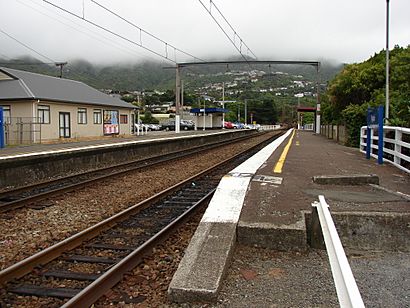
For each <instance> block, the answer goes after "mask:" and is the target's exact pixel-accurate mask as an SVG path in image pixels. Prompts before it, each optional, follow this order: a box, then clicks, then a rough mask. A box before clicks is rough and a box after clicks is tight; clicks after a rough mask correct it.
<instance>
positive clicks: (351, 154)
mask: <svg viewBox="0 0 410 308" xmlns="http://www.w3.org/2000/svg"><path fill="white" fill-rule="evenodd" d="M319 195H324V196H325V198H326V200H327V202H328V203H329V205H330V211H331V213H332V217H333V220H334V221H335V224H336V227H337V229H338V233H339V236H340V238H341V241H342V244H343V246H344V248H345V250H346V253H347V256H348V259H349V262H350V264H351V267H352V270H353V275H354V276H355V278H356V280H357V284H358V286H359V290H360V291H361V293H362V297H363V300H364V302H365V304H366V306H372V307H375V306H380V307H382V306H384V307H405V306H407V305H408V303H409V302H410V297H409V280H408V277H406V273H408V269H409V268H410V261H409V260H410V258H409V257H410V229H409V228H408V226H409V225H410V176H409V174H406V173H405V172H403V171H401V170H399V169H397V168H395V167H394V166H392V165H389V164H388V163H385V164H383V165H378V164H377V161H376V160H374V159H371V160H367V159H366V158H365V155H363V154H362V153H360V152H359V150H358V149H355V148H348V147H345V146H342V145H339V144H337V143H335V142H334V141H331V140H328V139H326V138H325V137H323V136H319V135H314V134H312V132H307V131H300V130H293V131H288V133H287V134H286V135H285V136H283V137H281V138H280V139H278V140H276V141H274V142H273V143H271V144H270V145H268V146H267V147H265V149H263V150H262V151H260V152H259V153H258V154H257V155H255V156H253V157H252V158H251V159H249V160H248V161H246V162H245V163H243V164H242V165H240V166H238V167H237V168H235V169H234V170H232V171H231V172H230V173H229V174H228V175H226V176H225V177H224V178H223V179H222V180H221V182H220V184H219V186H218V188H217V190H216V192H215V195H214V197H213V198H212V200H211V202H210V204H209V206H208V209H207V210H206V212H205V214H204V217H203V218H202V221H201V223H200V224H199V226H198V229H197V231H196V233H195V235H194V237H193V238H192V240H191V243H190V245H189V246H188V248H187V250H186V252H185V256H184V258H183V259H182V261H181V263H180V265H179V267H178V270H177V272H176V273H175V275H174V277H173V279H172V282H171V284H170V286H169V289H168V293H169V297H170V299H171V300H172V301H174V302H178V303H183V302H191V303H192V302H198V301H199V302H201V301H213V302H214V303H215V306H219V305H220V306H223V307H225V306H228V307H312V306H315V307H319V306H320V307H337V306H339V304H338V299H337V296H336V291H335V287H334V282H333V279H332V274H331V271H330V266H329V262H328V260H327V254H326V250H323V249H324V246H323V243H322V242H321V240H320V238H319V239H318V238H315V237H314V235H313V234H314V233H313V231H312V230H313V229H314V228H315V225H314V224H315V222H314V220H313V219H312V206H311V204H312V203H313V202H315V201H317V200H318V196H319ZM317 248H319V249H317Z"/></svg>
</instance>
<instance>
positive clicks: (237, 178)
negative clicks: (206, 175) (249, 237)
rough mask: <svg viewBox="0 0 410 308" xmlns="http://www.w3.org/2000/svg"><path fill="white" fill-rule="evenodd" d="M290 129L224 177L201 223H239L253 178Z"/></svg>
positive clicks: (288, 133)
mask: <svg viewBox="0 0 410 308" xmlns="http://www.w3.org/2000/svg"><path fill="white" fill-rule="evenodd" d="M292 130H293V128H292V129H289V130H288V131H287V132H286V133H285V134H284V135H283V136H281V137H279V138H278V139H276V140H274V141H273V142H271V143H270V144H268V145H267V146H266V147H264V148H263V149H262V150H260V151H259V152H258V153H256V154H255V155H254V156H252V157H251V158H249V159H247V160H246V161H245V162H243V163H242V164H241V165H239V166H238V167H236V168H235V169H233V170H232V171H231V172H229V174H227V175H226V176H224V177H223V178H222V180H221V181H220V182H219V185H218V187H217V189H216V191H215V193H214V196H213V197H212V199H211V201H210V203H209V206H208V208H207V210H206V211H205V214H204V216H203V217H202V220H201V223H202V222H206V223H210V222H211V223H214V222H215V223H238V221H239V216H240V214H241V210H242V206H243V202H244V200H245V196H246V192H247V190H248V185H249V182H250V180H251V179H252V176H253V175H254V174H255V173H256V171H257V170H258V169H259V168H260V166H262V164H263V163H264V162H265V161H266V160H267V159H268V158H269V157H270V156H271V155H272V153H273V152H275V150H276V149H277V148H278V147H279V146H280V145H281V144H282V142H283V141H285V140H286V138H287V137H288V136H289V135H290V133H291V132H292Z"/></svg>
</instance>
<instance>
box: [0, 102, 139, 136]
mask: <svg viewBox="0 0 410 308" xmlns="http://www.w3.org/2000/svg"><path fill="white" fill-rule="evenodd" d="M0 106H10V116H11V118H18V117H23V118H27V119H28V118H32V119H34V118H36V117H37V116H38V112H37V110H38V106H49V107H50V123H45V124H41V141H52V140H58V139H60V136H59V113H60V112H67V113H69V114H70V128H71V136H70V138H75V139H81V138H90V137H91V138H92V137H102V136H104V131H103V125H104V110H116V111H118V117H119V119H118V121H119V134H118V135H121V136H124V135H131V133H132V131H131V126H132V123H131V121H132V119H133V117H132V114H133V113H134V111H133V110H132V109H128V108H119V107H115V106H112V107H110V106H103V105H90V104H73V103H59V102H50V101H38V100H35V101H10V102H7V101H2V102H0ZM79 108H85V109H86V112H87V123H86V124H79V123H78V109H79ZM96 109H98V110H101V123H100V124H94V110H96ZM121 115H126V116H127V123H124V124H121V123H120V116H121ZM37 138H38V137H37ZM33 142H38V140H33Z"/></svg>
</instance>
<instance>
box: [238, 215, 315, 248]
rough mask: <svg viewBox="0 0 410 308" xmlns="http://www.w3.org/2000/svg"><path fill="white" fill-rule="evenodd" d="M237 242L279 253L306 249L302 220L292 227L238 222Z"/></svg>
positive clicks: (304, 229)
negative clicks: (279, 251) (278, 251)
mask: <svg viewBox="0 0 410 308" xmlns="http://www.w3.org/2000/svg"><path fill="white" fill-rule="evenodd" d="M237 232H238V242H239V243H242V244H245V245H250V246H259V247H264V248H270V249H275V250H281V251H304V250H306V249H307V248H308V246H307V236H306V228H305V222H304V219H303V220H300V221H298V222H297V223H295V224H292V225H281V226H277V225H274V224H271V223H247V222H239V224H238V228H237Z"/></svg>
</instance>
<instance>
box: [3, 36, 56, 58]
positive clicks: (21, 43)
mask: <svg viewBox="0 0 410 308" xmlns="http://www.w3.org/2000/svg"><path fill="white" fill-rule="evenodd" d="M0 32H1V33H3V34H4V35H6V36H7V37H8V38H10V39H12V40H13V41H15V42H17V43H19V44H20V45H22V46H24V47H26V48H27V49H29V50H31V51H32V52H34V53H36V54H37V55H39V56H41V57H43V58H44V59H47V60H48V61H50V62H53V63H56V61H54V60H53V59H51V58H49V57H47V56H46V55H43V54H42V53H40V52H38V51H37V50H35V49H33V48H31V47H30V46H28V45H26V44H24V43H23V42H21V41H20V40H18V39H16V38H15V37H13V36H12V35H10V34H8V33H7V32H5V31H4V30H2V29H1V28H0ZM41 62H43V61H41Z"/></svg>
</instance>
